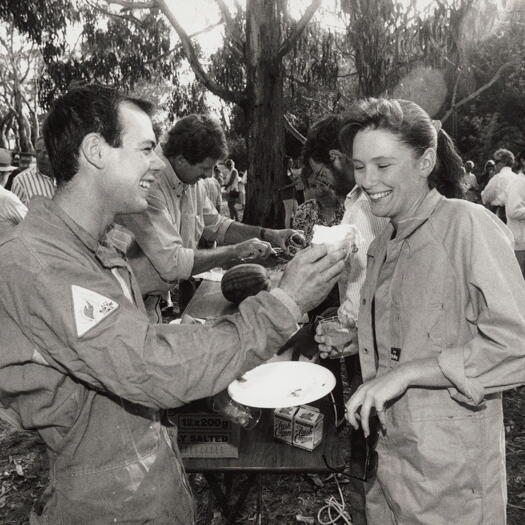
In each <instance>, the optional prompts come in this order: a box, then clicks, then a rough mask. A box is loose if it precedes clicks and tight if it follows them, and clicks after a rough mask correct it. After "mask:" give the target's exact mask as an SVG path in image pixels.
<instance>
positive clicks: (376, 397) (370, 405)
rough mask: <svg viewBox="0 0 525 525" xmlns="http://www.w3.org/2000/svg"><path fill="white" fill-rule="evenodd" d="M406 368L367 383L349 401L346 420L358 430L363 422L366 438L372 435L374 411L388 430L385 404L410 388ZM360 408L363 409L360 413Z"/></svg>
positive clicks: (395, 370)
mask: <svg viewBox="0 0 525 525" xmlns="http://www.w3.org/2000/svg"><path fill="white" fill-rule="evenodd" d="M406 368H407V366H400V367H398V368H396V369H394V370H392V371H391V372H387V373H386V374H384V375H382V376H379V377H375V378H374V379H372V380H371V381H367V382H366V383H364V384H362V385H361V386H360V387H359V388H358V389H357V391H356V393H355V394H354V395H353V396H352V397H351V398H350V399H349V400H348V401H347V403H346V412H347V413H346V419H347V420H348V422H349V423H350V424H351V425H352V426H353V427H354V428H355V429H357V428H358V426H359V423H358V421H359V420H361V426H362V427H363V432H364V434H365V437H368V435H369V434H370V423H369V419H370V414H371V412H372V409H375V411H376V413H377V417H378V418H379V421H380V423H381V426H382V427H383V429H384V430H386V418H385V413H384V410H385V404H386V403H387V402H388V401H391V400H393V399H396V398H398V397H399V396H401V395H403V394H404V393H405V391H406V389H407V388H408V387H409V384H410V383H409V374H407V369H406ZM359 408H361V411H360V412H359Z"/></svg>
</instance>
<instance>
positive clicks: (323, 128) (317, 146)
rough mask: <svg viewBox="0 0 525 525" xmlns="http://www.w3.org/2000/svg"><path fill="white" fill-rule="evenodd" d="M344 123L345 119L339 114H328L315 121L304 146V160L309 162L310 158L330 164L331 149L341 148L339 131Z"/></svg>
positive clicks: (306, 162)
mask: <svg viewBox="0 0 525 525" xmlns="http://www.w3.org/2000/svg"><path fill="white" fill-rule="evenodd" d="M342 125H343V120H342V119H341V118H340V117H338V116H337V115H328V116H326V117H324V118H322V119H321V120H318V121H317V122H314V123H313V124H312V125H311V126H310V129H309V130H308V134H307V136H306V142H305V143H304V146H303V161H304V164H305V165H306V164H308V160H309V159H312V160H314V161H315V162H319V163H322V164H327V165H328V166H330V165H331V164H332V160H331V159H330V150H333V149H341V146H340V145H339V132H340V131H341V127H342Z"/></svg>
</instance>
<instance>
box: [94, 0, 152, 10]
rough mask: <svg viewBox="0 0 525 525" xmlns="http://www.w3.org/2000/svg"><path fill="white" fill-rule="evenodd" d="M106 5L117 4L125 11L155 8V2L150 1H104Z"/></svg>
mask: <svg viewBox="0 0 525 525" xmlns="http://www.w3.org/2000/svg"><path fill="white" fill-rule="evenodd" d="M104 1H105V2H106V3H108V4H117V5H120V6H122V7H124V8H125V9H151V8H153V7H157V2H156V1H155V0H151V1H150V2H131V1H128V0H104Z"/></svg>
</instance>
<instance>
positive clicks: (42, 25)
mask: <svg viewBox="0 0 525 525" xmlns="http://www.w3.org/2000/svg"><path fill="white" fill-rule="evenodd" d="M0 19H1V20H4V21H5V22H7V23H9V24H13V26H14V27H15V28H16V29H17V30H18V31H20V33H22V34H26V35H27V36H28V37H29V38H30V39H31V40H32V41H33V42H35V43H36V44H38V46H39V47H40V50H41V52H42V55H43V57H44V59H45V60H49V59H51V58H53V57H56V56H59V55H60V54H61V53H62V52H63V51H64V49H65V39H64V36H65V31H66V28H67V25H68V24H69V23H72V22H75V21H78V12H77V10H76V7H75V5H74V3H73V2H72V1H71V0H4V1H3V2H0Z"/></svg>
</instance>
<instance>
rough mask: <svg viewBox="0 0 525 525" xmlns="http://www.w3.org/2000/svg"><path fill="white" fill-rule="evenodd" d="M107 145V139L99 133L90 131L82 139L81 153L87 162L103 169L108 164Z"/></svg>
mask: <svg viewBox="0 0 525 525" xmlns="http://www.w3.org/2000/svg"><path fill="white" fill-rule="evenodd" d="M107 147H108V145H107V143H106V141H105V140H104V139H103V138H102V137H101V135H100V134H99V133H88V134H87V135H86V136H85V137H84V138H83V139H82V142H81V144H80V153H81V155H82V156H83V157H84V159H85V160H86V162H87V163H89V164H91V165H92V166H94V167H95V168H97V169H99V170H101V169H104V167H105V165H106V162H105V153H106V151H105V150H106V148H107Z"/></svg>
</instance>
